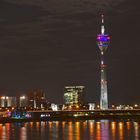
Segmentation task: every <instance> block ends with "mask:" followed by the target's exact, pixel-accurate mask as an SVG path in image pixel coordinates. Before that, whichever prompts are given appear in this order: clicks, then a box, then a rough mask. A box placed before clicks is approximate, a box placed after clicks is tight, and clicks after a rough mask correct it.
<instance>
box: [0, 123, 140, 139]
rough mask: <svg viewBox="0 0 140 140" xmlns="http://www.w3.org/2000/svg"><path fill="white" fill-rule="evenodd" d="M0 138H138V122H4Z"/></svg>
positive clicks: (139, 124) (139, 134)
mask: <svg viewBox="0 0 140 140" xmlns="http://www.w3.org/2000/svg"><path fill="white" fill-rule="evenodd" d="M0 140H140V121H133V120H131V121H129V120H126V121H119V120H117V121H110V120H98V121H95V120H88V121H61V122H59V121H51V122H27V123H5V124H0Z"/></svg>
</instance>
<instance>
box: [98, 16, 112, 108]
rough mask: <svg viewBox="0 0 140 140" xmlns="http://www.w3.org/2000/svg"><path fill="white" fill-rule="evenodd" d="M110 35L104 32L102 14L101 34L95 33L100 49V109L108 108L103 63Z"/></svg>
mask: <svg viewBox="0 0 140 140" xmlns="http://www.w3.org/2000/svg"><path fill="white" fill-rule="evenodd" d="M109 40H110V37H109V35H108V34H105V28H104V15H102V26H101V34H98V35H97V45H98V47H99V49H100V51H101V96H100V109H108V94H107V77H106V65H105V64H104V53H105V51H106V49H107V48H108V45H109Z"/></svg>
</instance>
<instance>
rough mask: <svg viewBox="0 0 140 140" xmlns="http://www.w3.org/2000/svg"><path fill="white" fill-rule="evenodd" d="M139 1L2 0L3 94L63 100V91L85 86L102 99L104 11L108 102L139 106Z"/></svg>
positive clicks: (92, 99)
mask: <svg viewBox="0 0 140 140" xmlns="http://www.w3.org/2000/svg"><path fill="white" fill-rule="evenodd" d="M139 7H140V0H0V95H4V94H7V95H15V94H17V93H19V94H22V93H24V92H26V91H28V90H30V89H34V88H41V89H43V90H45V91H46V97H47V99H48V100H49V101H50V102H54V103H61V102H62V101H63V93H64V86H67V85H84V86H85V87H86V88H85V98H86V101H88V102H99V98H100V51H99V48H98V47H97V45H96V36H97V34H98V33H99V32H100V25H101V19H100V15H101V13H102V12H104V14H105V28H106V32H107V33H109V34H110V36H111V42H110V46H109V48H108V50H107V51H106V54H105V61H106V64H107V65H108V69H107V78H108V96H109V103H110V104H112V103H116V104H133V103H136V102H137V103H139V104H140V62H139V61H140V58H139V57H140V45H139V42H140V8H139Z"/></svg>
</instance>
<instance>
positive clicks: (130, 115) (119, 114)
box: [0, 110, 140, 123]
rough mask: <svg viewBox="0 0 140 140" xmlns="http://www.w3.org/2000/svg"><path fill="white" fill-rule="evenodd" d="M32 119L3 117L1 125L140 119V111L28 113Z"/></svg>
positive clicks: (0, 120)
mask: <svg viewBox="0 0 140 140" xmlns="http://www.w3.org/2000/svg"><path fill="white" fill-rule="evenodd" d="M28 113H30V114H31V117H30V118H22V117H21V118H14V117H2V118H0V123H12V122H36V121H75V120H99V119H110V120H116V119H119V120H120V119H135V120H139V119H140V110H93V111H89V110H72V111H69V110H66V111H41V110H39V111H28Z"/></svg>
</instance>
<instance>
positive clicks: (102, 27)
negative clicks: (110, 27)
mask: <svg viewBox="0 0 140 140" xmlns="http://www.w3.org/2000/svg"><path fill="white" fill-rule="evenodd" d="M101 18H102V25H101V34H102V35H104V33H105V27H104V14H102V15H101Z"/></svg>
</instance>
